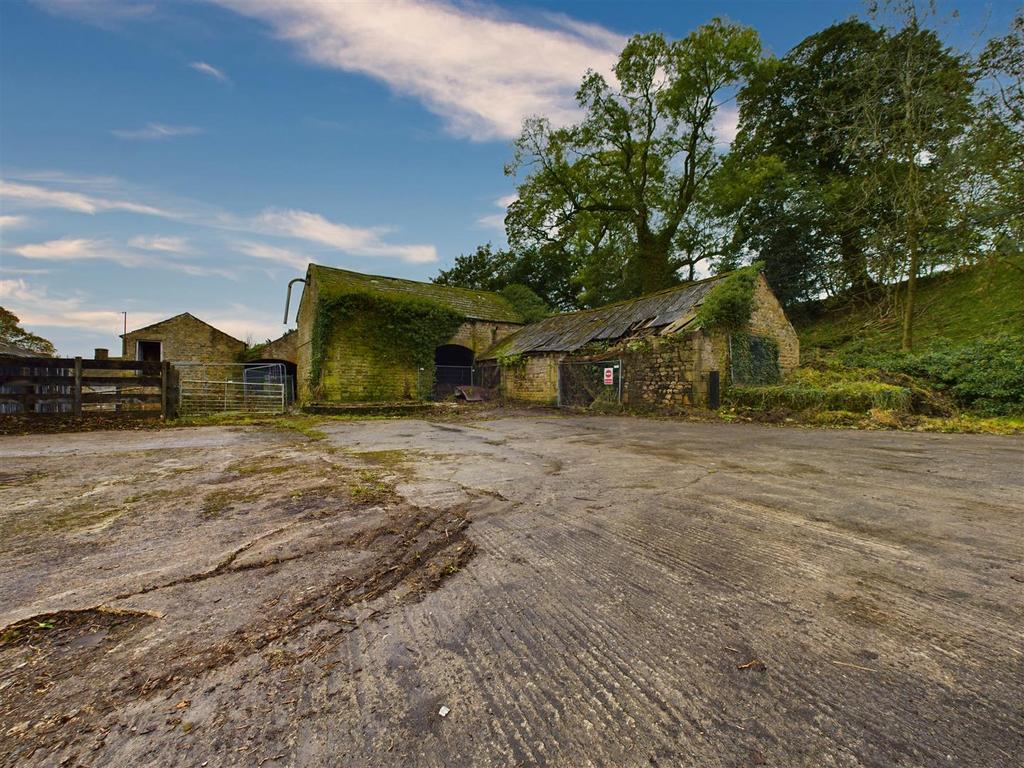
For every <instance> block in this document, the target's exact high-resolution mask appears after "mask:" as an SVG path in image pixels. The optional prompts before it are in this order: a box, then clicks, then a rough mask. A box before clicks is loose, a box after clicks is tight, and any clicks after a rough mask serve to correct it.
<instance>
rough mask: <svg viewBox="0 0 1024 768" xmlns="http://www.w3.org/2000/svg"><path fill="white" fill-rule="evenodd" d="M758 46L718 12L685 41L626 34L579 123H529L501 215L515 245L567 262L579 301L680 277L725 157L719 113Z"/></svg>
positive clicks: (704, 251) (589, 88)
mask: <svg viewBox="0 0 1024 768" xmlns="http://www.w3.org/2000/svg"><path fill="white" fill-rule="evenodd" d="M760 56H761V48H760V43H759V40H758V37H757V33H756V32H755V31H754V30H752V29H750V28H747V27H742V26H738V25H735V24H731V23H727V22H723V21H721V20H718V19H715V20H713V21H712V22H710V23H708V24H706V25H704V26H701V27H700V28H698V29H697V30H695V31H694V32H692V33H691V34H689V35H688V36H687V37H685V38H683V39H681V40H675V41H668V40H666V39H665V38H664V37H663V36H661V35H659V34H647V35H638V36H635V37H633V38H632V39H631V40H630V41H629V42H628V43H627V45H626V47H625V48H624V49H623V51H622V54H621V56H620V57H619V61H618V63H617V64H616V65H615V67H614V74H615V81H616V82H615V83H614V84H611V83H609V82H608V81H607V80H606V79H605V77H604V76H603V75H601V74H599V73H596V72H589V73H588V74H587V75H586V77H585V78H584V80H583V83H582V85H581V87H580V90H579V92H578V94H577V100H578V102H579V105H580V108H581V110H582V112H583V118H582V120H581V121H580V122H579V123H577V124H575V125H570V126H566V127H555V126H553V125H552V124H551V123H550V122H549V121H548V120H547V119H545V118H542V117H538V118H531V119H529V120H527V121H526V122H525V123H524V126H523V131H522V135H521V136H520V137H519V139H518V140H517V141H516V143H515V155H514V159H513V161H512V162H511V163H510V164H509V166H508V167H507V168H506V172H507V173H509V174H510V175H517V176H520V177H522V180H521V182H520V183H519V185H518V193H519V199H518V200H517V201H516V202H515V203H513V204H512V205H511V206H510V208H509V213H508V216H507V217H506V229H507V234H508V239H509V243H510V246H511V248H512V250H513V251H514V252H519V251H525V252H536V253H546V254H557V255H558V256H559V257H560V259H561V260H562V261H563V262H564V263H566V264H570V265H572V267H573V270H574V284H575V286H576V289H577V291H578V295H579V297H580V302H581V303H583V304H596V303H601V302H602V301H607V300H610V299H614V298H622V297H624V296H635V295H638V294H641V293H646V292H650V291H655V290H659V289H661V288H665V287H667V286H670V285H672V284H674V283H676V282H678V280H679V271H680V269H682V268H685V267H688V266H689V267H692V266H693V265H694V264H695V263H696V262H697V261H700V260H703V259H704V258H707V256H708V255H709V249H708V248H707V247H706V243H707V240H706V238H705V237H704V234H705V232H706V226H705V222H704V221H703V220H702V219H701V218H700V216H699V215H698V211H699V210H700V207H701V203H702V200H703V198H704V196H705V195H706V188H707V180H708V177H709V176H710V174H711V173H712V172H713V171H714V169H715V167H716V166H717V164H718V162H719V157H720V156H719V152H718V151H717V149H716V136H715V130H714V121H715V116H716V114H717V113H718V110H719V108H720V107H721V105H722V103H724V102H725V101H726V100H727V99H728V98H729V97H730V95H731V93H732V91H733V89H735V88H736V87H738V86H739V85H741V84H742V83H743V82H745V81H746V79H747V78H748V77H750V75H751V74H752V73H753V72H754V70H755V69H756V68H757V66H758V63H759V61H760ZM695 243H696V245H694V244H695Z"/></svg>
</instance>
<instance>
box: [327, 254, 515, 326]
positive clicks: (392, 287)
mask: <svg viewBox="0 0 1024 768" xmlns="http://www.w3.org/2000/svg"><path fill="white" fill-rule="evenodd" d="M309 275H310V276H312V277H313V279H314V281H315V283H316V285H317V288H318V290H319V295H321V296H326V297H331V296H343V295H345V294H350V293H371V294H377V295H380V296H384V297H387V296H396V297H417V298H421V299H428V300H430V301H435V302H437V303H438V304H442V305H444V306H445V307H448V308H450V309H453V310H455V311H456V312H459V313H461V314H462V315H464V316H465V317H467V318H469V319H471V320H490V321H493V322H501V323H522V322H523V318H522V317H521V316H520V315H519V313H518V312H516V310H515V309H514V308H513V307H512V305H511V304H509V303H508V301H507V300H506V299H505V298H504V297H503V296H499V295H498V294H496V293H491V292H490V291H475V290H472V289H470V288H452V287H450V286H447V285H435V284H433V283H419V282H416V281H415V280H403V279H401V278H398V277H383V276H381V275H365V274H363V273H362V272H351V271H349V270H347V269H337V268H336V267H324V266H321V265H319V264H310V265H309Z"/></svg>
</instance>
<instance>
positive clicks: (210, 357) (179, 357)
mask: <svg viewBox="0 0 1024 768" xmlns="http://www.w3.org/2000/svg"><path fill="white" fill-rule="evenodd" d="M138 341H159V342H160V343H161V345H162V355H163V359H164V360H169V361H171V362H172V363H177V362H187V363H226V362H236V361H237V360H238V359H239V356H240V355H241V354H242V352H243V351H244V350H245V343H244V342H242V341H239V340H238V339H234V338H232V337H231V336H228V335H227V334H226V333H223V332H222V331H218V330H217V329H216V328H214V327H212V326H210V325H207V324H206V323H204V322H202V321H200V320H198V319H196V318H194V317H191V316H189V315H179V316H178V317H172V318H171V319H169V320H165V321H164V322H162V323H157V324H156V325H153V326H150V327H149V328H142V329H140V330H138V331H132V332H131V333H128V334H125V336H124V340H123V342H122V355H121V356H122V358H123V359H125V360H136V359H137V357H136V353H137V348H138V345H137V344H136V342H138Z"/></svg>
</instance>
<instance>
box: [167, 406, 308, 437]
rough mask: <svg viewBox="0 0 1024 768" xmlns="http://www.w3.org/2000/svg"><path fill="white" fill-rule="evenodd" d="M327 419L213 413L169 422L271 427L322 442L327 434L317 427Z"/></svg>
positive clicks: (184, 424)
mask: <svg viewBox="0 0 1024 768" xmlns="http://www.w3.org/2000/svg"><path fill="white" fill-rule="evenodd" d="M325 421H327V419H325V418H323V417H318V416H308V415H306V414H284V415H281V416H266V415H259V414H247V413H215V414H210V415H207V416H182V417H180V418H178V419H175V420H174V421H173V422H171V424H170V426H175V427H211V426H223V427H271V428H272V429H285V430H290V431H292V432H298V433H299V434H300V435H304V436H305V437H308V438H309V439H310V440H323V439H324V438H325V437H327V433H326V432H324V431H323V430H321V429H318V427H320V426H322V425H323V423H324V422H325Z"/></svg>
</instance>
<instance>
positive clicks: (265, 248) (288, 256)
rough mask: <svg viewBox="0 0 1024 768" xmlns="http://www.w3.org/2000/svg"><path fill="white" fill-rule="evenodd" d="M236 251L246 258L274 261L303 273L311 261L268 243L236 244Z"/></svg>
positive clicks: (248, 241) (249, 241)
mask: <svg viewBox="0 0 1024 768" xmlns="http://www.w3.org/2000/svg"><path fill="white" fill-rule="evenodd" d="M234 249H235V250H236V251H238V253H241V254H244V255H245V256H250V257H252V258H254V259H263V260H264V261H273V262H276V263H278V264H283V265H285V266H287V267H292V268H293V269H296V270H299V271H301V272H305V271H306V266H307V265H308V264H309V262H310V261H311V259H309V258H308V257H306V256H303V255H302V254H301V253H297V252H295V251H293V250H291V249H289V248H279V247H278V246H276V245H267V244H266V243H257V242H253V241H251V240H240V241H238V242H236V243H235V244H234Z"/></svg>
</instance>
